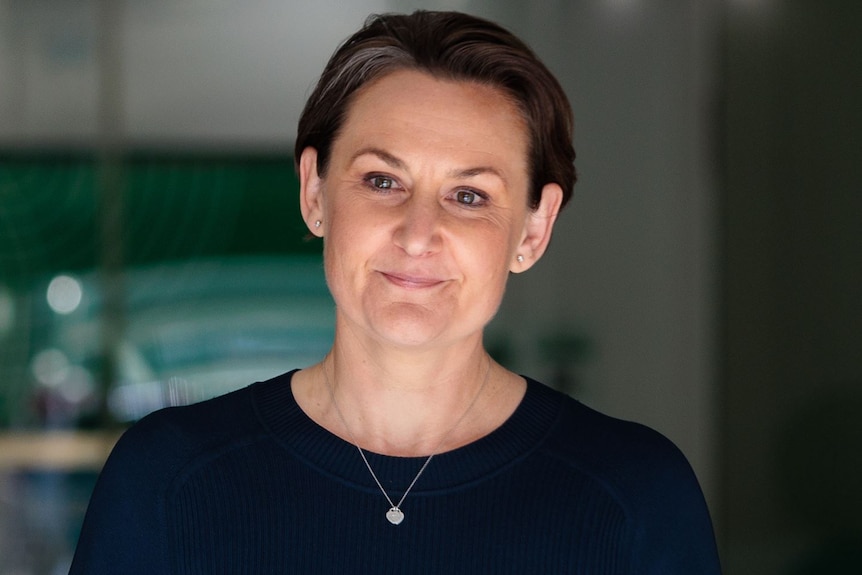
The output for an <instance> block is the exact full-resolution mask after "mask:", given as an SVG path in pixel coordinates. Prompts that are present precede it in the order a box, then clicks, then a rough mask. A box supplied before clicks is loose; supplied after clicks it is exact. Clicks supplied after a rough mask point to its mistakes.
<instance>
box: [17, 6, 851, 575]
mask: <svg viewBox="0 0 862 575" xmlns="http://www.w3.org/2000/svg"><path fill="white" fill-rule="evenodd" d="M417 8H426V9H460V10H465V11H468V12H473V13H475V14H478V15H482V16H486V17H489V18H491V19H494V20H496V21H498V22H500V23H502V24H504V25H505V26H507V27H509V28H511V29H512V30H514V31H515V32H516V33H518V34H519V35H521V36H522V37H523V38H524V39H526V40H527V41H528V42H529V43H530V44H531V45H532V46H533V47H534V49H535V50H536V51H537V52H538V53H539V55H540V56H541V57H542V58H543V60H544V61H545V62H546V63H547V64H548V65H549V67H550V68H551V69H552V70H553V71H554V72H555V73H556V74H557V75H558V77H559V78H560V80H561V83H562V84H563V86H564V87H565V88H566V90H567V92H568V94H569V96H570V99H571V101H572V105H573V107H574V110H575V115H576V136H575V146H576V149H577V150H578V161H577V166H578V169H579V172H580V181H579V183H578V185H577V186H576V188H575V196H574V199H573V201H572V203H571V204H570V207H569V208H567V212H566V213H564V214H563V217H562V219H561V221H560V223H559V224H558V227H557V230H556V233H555V237H554V241H553V242H552V246H551V248H550V251H549V253H548V255H547V256H546V257H545V259H544V260H543V261H542V262H540V264H539V265H538V266H537V267H536V268H535V269H534V270H531V271H530V272H529V273H527V274H525V275H523V276H515V277H513V278H512V280H511V282H510V285H509V289H508V293H507V295H506V300H505V301H504V304H503V306H502V308H501V310H500V312H499V314H498V317H497V318H496V319H495V320H494V322H493V323H492V325H491V326H490V327H489V329H488V346H489V348H490V349H491V351H492V353H493V354H494V355H495V356H496V357H497V358H498V359H499V360H501V361H502V362H503V363H505V364H507V365H508V366H510V367H511V368H513V369H515V370H516V371H520V372H522V373H529V374H531V375H533V376H535V377H537V378H539V379H542V380H544V381H546V382H547V383H549V384H552V385H554V386H556V387H558V388H560V389H563V390H564V391H566V392H568V393H570V394H572V395H574V396H575V397H577V398H579V399H581V400H582V401H584V402H585V403H587V404H589V405H592V406H594V407H596V408H598V409H600V410H603V411H605V412H607V413H609V414H611V415H615V416H617V417H622V418H626V419H635V420H638V421H641V422H644V423H646V424H648V425H651V426H652V427H655V428H657V429H658V430H660V431H662V432H663V433H664V434H666V435H668V436H669V437H670V438H671V439H672V440H674V441H675V442H676V443H677V444H678V445H679V446H680V447H681V449H682V450H683V451H684V452H685V453H686V455H687V456H688V458H689V460H690V461H691V463H692V465H693V467H694V468H695V471H696V472H697V474H698V477H699V478H700V480H701V483H702V485H703V487H704V491H705V493H706V495H707V499H708V501H709V504H710V508H711V511H712V514H713V518H714V523H715V526H716V530H717V534H718V537H719V544H720V549H721V554H722V561H723V564H724V569H725V572H726V573H727V574H728V575H742V574H749V573H750V574H757V575H805V574H809V573H812V574H813V573H860V572H862V490H860V489H859V485H862V299H860V297H859V294H860V293H862V193H860V187H859V182H860V181H862V136H860V133H862V106H860V104H859V102H860V101H862V66H861V65H860V62H862V36H860V34H859V33H858V30H859V29H860V28H862V3H855V2H843V3H838V2H829V3H818V2H811V1H808V2H803V1H802V0H723V1H722V0H692V1H691V2H648V1H646V0H584V1H583V2H569V1H551V2H541V3H540V2H526V1H518V0H493V1H492V0H448V1H446V0H438V1H427V2H418V1H409V0H389V1H384V0H376V1H375V0H357V1H355V2H350V3H347V2H336V1H334V0H322V1H318V2H314V3H311V2H295V1H291V0H248V1H246V2H242V3H240V2H212V1H211V0H149V1H147V2H121V1H114V0H75V1H59V0H0V575H11V574H13V573H14V574H15V575H37V574H38V575H42V574H52V575H53V574H55V573H65V572H66V570H67V569H68V564H69V562H70V559H71V554H72V552H73V550H74V545H75V541H76V539H77V533H78V529H79V527H80V522H81V519H82V517H83V513H84V510H85V508H86V503H87V499H88V497H89V494H90V491H91V490H92V486H93V483H94V481H95V477H96V475H97V473H98V470H99V468H100V466H101V465H102V463H103V461H104V458H105V457H106V455H107V453H108V451H109V450H110V448H111V445H112V444H113V442H114V441H115V439H116V437H117V436H118V434H120V433H121V432H122V430H123V429H124V428H125V427H126V426H128V425H129V424H130V423H132V422H134V421H136V420H137V419H139V418H140V417H142V416H143V415H145V414H146V413H148V412H150V411H152V410H154V409H158V408H161V407H166V406H170V405H180V404H184V403H189V402H193V401H199V400H202V399H205V398H207V397H212V396H214V395H218V394H221V393H225V392H227V391H230V390H232V389H236V388H239V387H242V386H245V385H247V384H249V383H251V382H253V381H256V380H260V379H265V378H267V377H270V376H272V375H275V374H278V373H281V372H284V371H287V370H289V369H291V368H294V367H301V366H304V365H308V364H310V363H313V362H315V361H317V360H318V359H320V358H321V357H322V356H323V354H324V353H325V352H326V350H327V349H328V346H329V343H330V341H331V337H332V318H333V309H332V301H331V299H330V297H329V295H328V292H327V290H326V285H325V281H324V278H323V274H322V268H321V259H320V248H321V245H320V243H319V241H311V240H309V239H308V237H307V234H306V232H305V230H304V224H303V222H302V220H301V219H300V217H299V210H298V206H297V201H296V197H297V187H298V183H297V180H296V176H295V174H294V170H293V158H292V144H293V135H294V130H295V125H296V121H297V118H298V116H299V113H300V111H301V108H302V105H303V103H304V97H305V96H306V94H308V92H309V90H310V87H311V86H312V84H313V82H314V81H315V79H316V75H317V74H318V73H319V72H320V70H321V69H322V67H323V65H324V63H325V61H326V59H327V58H328V56H329V55H330V54H331V52H332V51H333V49H334V48H335V46H336V45H337V44H338V43H339V42H340V41H341V40H342V39H344V38H345V37H346V36H347V35H349V34H350V33H351V32H352V31H354V30H355V29H356V28H357V27H358V26H359V25H360V24H361V22H362V21H363V19H364V17H365V16H366V15H367V14H369V13H372V12H385V11H411V10H413V9H417Z"/></svg>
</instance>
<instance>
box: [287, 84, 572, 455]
mask: <svg viewBox="0 0 862 575" xmlns="http://www.w3.org/2000/svg"><path fill="white" fill-rule="evenodd" d="M527 146H528V139H527V130H526V126H525V123H524V119H523V117H522V115H521V114H520V113H519V111H518V110H517V108H516V107H515V106H514V105H513V104H512V103H511V102H510V101H509V100H508V99H506V97H505V96H504V95H503V94H502V93H501V92H499V91H498V90H496V89H494V88H490V87H488V86H482V85H478V84H475V83H468V82H454V81H447V80H440V79H436V78H434V77H432V76H430V75H428V74H425V73H422V72H417V71H398V72H394V73H392V74H389V75H387V76H385V77H383V78H382V79H380V80H378V81H376V82H374V83H373V84H371V85H369V86H366V87H365V88H363V89H362V90H361V91H360V92H358V93H357V95H356V98H355V100H354V102H353V103H352V105H351V107H350V110H349V113H348V115H347V118H346V120H345V123H344V125H343V127H342V130H341V132H340V133H339V135H338V137H337V139H336V140H335V142H334V145H333V148H332V155H331V159H330V164H329V167H328V171H327V173H326V175H325V177H321V175H320V174H318V173H317V168H316V151H315V150H314V149H312V148H307V149H306V150H305V151H304V152H303V154H302V156H301V158H300V182H301V208H302V213H303V216H304V218H305V221H306V223H307V224H308V225H309V229H310V231H311V232H312V233H314V234H316V235H319V236H322V237H324V262H325V268H326V277H327V282H328V284H329V288H330V290H331V292H332V295H333V297H334V299H335V302H336V306H337V311H336V340H335V345H334V348H333V351H332V353H331V354H330V356H329V357H328V361H329V362H330V363H331V365H327V366H326V369H328V370H329V371H327V373H328V374H329V375H328V377H329V378H330V380H332V382H333V383H332V386H333V387H334V388H336V390H337V392H338V393H337V395H341V396H343V399H339V405H340V406H344V409H342V411H345V412H346V413H349V416H348V417H347V419H348V420H352V421H354V423H353V424H352V425H351V428H355V429H352V431H353V433H354V434H358V435H361V436H367V437H368V439H367V440H366V441H367V444H375V443H382V444H381V445H379V447H381V448H385V450H386V451H398V452H401V451H404V449H398V448H396V447H395V446H393V445H391V444H390V442H389V440H386V441H383V440H382V439H381V438H385V437H391V436H392V435H393V434H395V433H397V434H398V436H399V437H407V436H415V437H416V440H415V441H416V442H417V445H418V444H421V443H427V444H428V445H433V440H432V439H429V440H428V441H426V442H423V441H422V440H421V439H420V436H422V435H425V436H427V437H429V438H431V437H439V436H441V435H443V431H442V430H443V429H444V428H445V427H446V425H449V426H450V427H451V425H452V423H453V421H452V419H453V414H454V415H455V416H457V415H460V413H462V412H463V410H464V409H466V406H467V405H469V404H470V402H471V401H472V398H473V397H475V396H476V394H477V393H478V390H479V389H485V388H483V387H482V383H483V381H484V375H485V372H486V369H488V367H487V366H488V365H489V361H490V359H489V358H488V357H487V355H486V354H485V353H484V349H483V348H482V331H483V329H484V327H485V325H487V323H488V322H489V321H490V320H491V318H492V317H493V316H494V314H495V313H496V311H497V309H498V307H499V305H500V301H501V299H502V297H503V293H504V291H505V286H506V281H507V278H508V275H509V273H510V272H521V271H524V270H526V269H528V268H529V267H531V266H532V265H533V264H534V263H535V262H536V261H537V260H538V259H539V258H540V257H541V255H542V254H543V253H544V250H545V248H546V247H547V243H548V241H549V239H550V234H551V230H552V227H553V223H554V220H555V217H556V214H557V211H558V210H559V205H560V200H561V197H562V192H561V190H560V188H559V186H557V185H555V184H548V185H547V186H545V189H544V191H543V199H542V202H541V204H540V206H539V207H538V209H536V210H530V209H529V208H528V206H527V189H528V185H529V178H528V170H527ZM317 220H320V221H321V222H322V225H320V226H319V227H317V226H315V225H314V224H315V222H316V221H317ZM518 255H520V256H522V258H523V261H519V259H518V257H517V256H518ZM339 366H340V367H339ZM323 368H324V366H322V365H321V366H317V368H316V369H315V370H312V371H310V372H309V373H308V374H307V375H308V376H311V375H313V374H315V373H316V372H317V377H316V378H315V379H318V380H320V379H322V377H321V376H322V373H319V372H320V370H321V369H323ZM348 372H349V373H350V377H349V380H350V381H351V382H352V383H351V384H350V386H351V389H345V388H344V385H345V382H346V381H347V380H348V377H346V375H347V373H348ZM303 379H304V378H303V377H300V378H298V382H299V383H298V384H296V385H295V393H297V391H299V392H301V391H302V390H303V389H306V390H307V389H308V387H307V386H306V387H303V385H302V381H303ZM489 379H492V380H493V381H492V382H491V384H490V385H487V386H486V388H487V389H488V391H489V392H490V395H489V397H497V398H501V397H504V396H506V397H508V396H511V397H510V398H509V399H508V400H507V401H504V402H502V403H503V404H506V405H505V406H504V407H501V408H499V409H497V411H499V412H500V413H501V414H503V416H505V415H506V414H508V413H510V412H511V410H512V409H514V405H516V404H517V400H518V398H519V394H520V392H522V387H523V386H522V380H520V378H517V377H514V376H513V375H512V374H510V373H509V372H507V371H505V370H504V369H503V368H502V367H500V366H497V365H496V364H495V365H494V366H493V370H492V372H490V375H489ZM506 386H508V388H509V391H508V394H507V393H501V391H504V390H503V388H504V387H506ZM324 389H325V388H324ZM495 390H496V392H495ZM484 393H486V395H487V394H488V393H487V392H484ZM311 396H314V397H315V399H314V401H311V400H310V398H311ZM307 398H309V401H307V402H306V404H307V405H308V406H309V408H308V409H306V411H307V412H309V415H311V416H312V417H313V418H315V419H318V420H319V421H320V422H321V423H322V424H324V425H325V426H328V427H331V428H338V427H340V426H341V425H340V423H339V422H335V423H333V422H332V421H331V414H330V416H326V415H325V414H326V413H327V408H326V404H327V401H326V400H325V398H322V397H321V396H320V394H319V390H318V393H317V394H313V393H309V394H307ZM297 399H298V400H299V401H300V405H303V399H302V398H301V397H300V393H297ZM480 399H483V398H480ZM483 401H484V400H483ZM477 404H478V402H477ZM438 405H439V406H440V407H439V408H438V407H436V406H438ZM387 406H391V407H392V408H395V407H398V409H399V411H406V412H407V416H404V417H403V418H401V419H402V420H398V419H397V418H394V417H393V416H392V415H391V414H390V415H387V416H386V420H387V422H388V423H387V424H386V425H378V426H377V429H376V430H373V431H372V429H371V428H373V427H374V426H373V425H368V424H367V423H368V422H370V421H374V420H379V419H380V417H378V416H379V415H380V414H379V413H375V412H379V411H381V410H383V411H384V412H385V410H386V409H387ZM405 406H412V408H411V409H410V410H405V409H404V408H405ZM484 407H485V408H492V407H494V405H493V404H488V405H485V406H484ZM476 409H477V410H478V407H477V408H476ZM328 411H331V409H329V410H328ZM435 411H439V412H440V413H438V414H436V415H434V414H433V412H435ZM445 412H449V415H448V417H447V416H446V413H445ZM492 413H493V412H492ZM315 414H317V415H318V417H315ZM321 414H323V415H321ZM455 419H457V417H455ZM497 419H500V418H499V417H498V418H497ZM384 427H389V429H388V430H386V429H384ZM435 427H439V428H440V430H439V431H438V430H434V428H435ZM469 427H470V425H466V426H465V428H469ZM366 428H368V431H367V432H366V431H359V432H357V431H356V430H357V429H359V430H365V429H366ZM475 433H478V431H476V432H474V434H475ZM342 434H343V431H342ZM375 437H376V438H377V439H373V438H375ZM415 449H416V450H417V451H421V449H420V448H419V447H418V446H417V447H416V448H415ZM406 451H412V448H411V449H406Z"/></svg>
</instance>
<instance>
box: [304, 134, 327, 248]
mask: <svg viewBox="0 0 862 575" xmlns="http://www.w3.org/2000/svg"><path fill="white" fill-rule="evenodd" d="M299 209H300V211H301V212H302V219H303V220H305V225H306V226H308V231H310V232H311V233H312V234H314V235H315V236H317V237H323V230H324V227H325V223H326V220H325V219H324V213H323V180H322V179H321V178H320V175H319V174H318V173H317V150H315V149H314V148H305V149H304V150H303V151H302V155H301V156H300V157H299ZM316 222H321V223H320V224H318V225H315V223H316Z"/></svg>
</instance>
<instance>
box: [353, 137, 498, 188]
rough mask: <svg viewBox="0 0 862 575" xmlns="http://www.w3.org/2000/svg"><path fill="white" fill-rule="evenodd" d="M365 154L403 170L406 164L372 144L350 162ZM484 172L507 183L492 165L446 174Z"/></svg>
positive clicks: (461, 175)
mask: <svg viewBox="0 0 862 575" xmlns="http://www.w3.org/2000/svg"><path fill="white" fill-rule="evenodd" d="M365 155H372V156H376V157H377V158H379V159H380V160H382V161H383V162H384V163H386V164H387V165H389V166H391V167H392V168H395V169H399V170H403V169H406V168H407V165H406V164H405V163H404V162H403V161H402V160H401V159H400V158H398V157H397V156H395V155H393V154H390V153H389V152H387V151H386V150H382V149H380V148H375V147H373V146H369V147H367V148H362V149H361V150H359V151H357V152H356V153H355V154H353V157H352V158H351V163H353V162H355V161H356V159H357V158H360V157H362V156H365ZM484 174H490V175H492V176H496V177H497V178H499V179H500V180H502V181H503V183H508V181H507V179H506V176H505V175H504V174H503V173H502V172H501V171H500V170H498V169H497V168H495V167H493V166H476V167H473V168H466V169H463V170H457V169H456V170H451V171H450V172H449V174H448V175H449V177H451V178H456V179H465V178H473V177H476V176H481V175H484Z"/></svg>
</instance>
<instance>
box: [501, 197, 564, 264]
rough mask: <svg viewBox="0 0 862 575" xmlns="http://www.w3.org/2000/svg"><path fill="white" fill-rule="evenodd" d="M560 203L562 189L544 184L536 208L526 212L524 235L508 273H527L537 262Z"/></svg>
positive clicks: (547, 241)
mask: <svg viewBox="0 0 862 575" xmlns="http://www.w3.org/2000/svg"><path fill="white" fill-rule="evenodd" d="M562 203H563V189H562V188H561V187H560V186H559V185H558V184H546V185H545V187H543V188H542V199H541V200H540V201H539V205H538V207H536V209H535V210H528V211H527V219H526V222H525V224H524V233H523V236H522V237H521V241H520V243H519V244H518V246H517V247H516V249H515V253H514V254H513V256H512V263H511V265H510V267H509V270H510V271H512V272H514V273H520V272H523V271H527V270H528V269H530V268H531V267H533V265H534V264H535V263H536V262H537V261H539V258H541V257H542V255H543V254H544V253H545V250H546V249H547V248H548V243H549V242H550V241H551V232H552V231H553V229H554V223H555V222H556V221H557V215H558V214H559V213H560V205H562ZM518 256H520V257H518Z"/></svg>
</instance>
